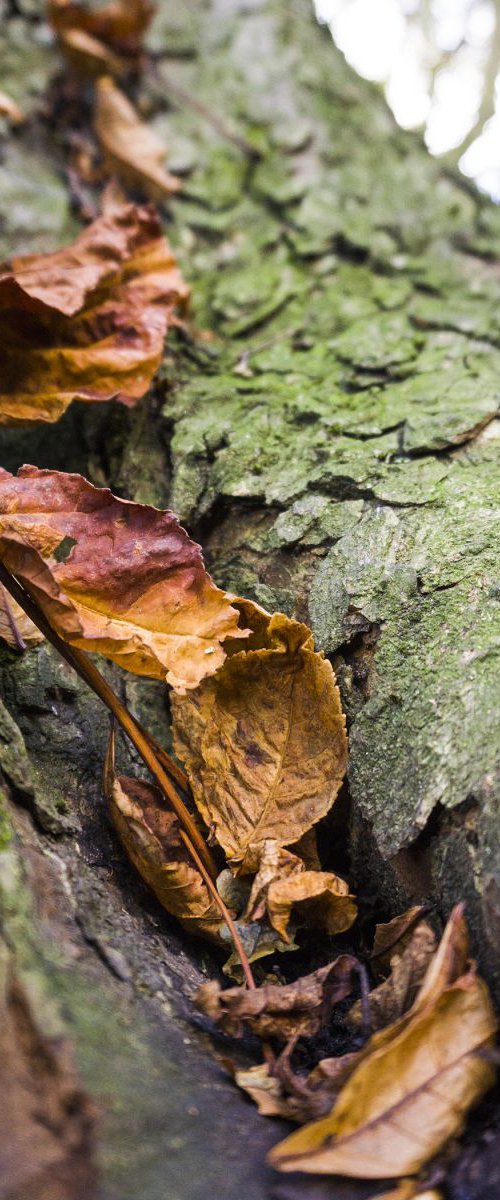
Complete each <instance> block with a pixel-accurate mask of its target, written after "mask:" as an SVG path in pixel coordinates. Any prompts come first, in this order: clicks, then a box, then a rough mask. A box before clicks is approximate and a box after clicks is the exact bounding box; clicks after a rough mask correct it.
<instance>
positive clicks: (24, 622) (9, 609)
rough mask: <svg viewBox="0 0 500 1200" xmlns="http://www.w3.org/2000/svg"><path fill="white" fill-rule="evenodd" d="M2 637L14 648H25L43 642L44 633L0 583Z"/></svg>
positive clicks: (0, 627) (0, 631) (0, 625)
mask: <svg viewBox="0 0 500 1200" xmlns="http://www.w3.org/2000/svg"><path fill="white" fill-rule="evenodd" d="M0 638H2V641H4V642H6V643H7V645H8V646H11V647H12V649H13V650H25V649H26V648H27V647H28V646H37V645H39V643H40V642H43V640H44V638H43V633H40V630H39V629H37V627H36V625H34V624H33V621H30V619H29V617H27V616H26V613H25V612H24V609H22V608H20V607H19V604H16V601H15V600H13V599H12V596H8V595H7V592H6V591H5V588H4V587H2V585H1V584H0Z"/></svg>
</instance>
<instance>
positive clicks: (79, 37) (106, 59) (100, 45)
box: [59, 29, 127, 78]
mask: <svg viewBox="0 0 500 1200" xmlns="http://www.w3.org/2000/svg"><path fill="white" fill-rule="evenodd" d="M59 41H60V44H61V48H62V50H63V52H64V56H65V58H66V60H67V62H68V64H69V66H70V67H71V68H72V70H73V71H76V73H77V74H79V75H84V76H90V77H91V78H95V77H96V76H98V75H118V76H120V75H123V74H124V73H125V71H126V70H127V63H126V62H125V60H124V59H123V58H119V57H118V55H117V54H115V53H114V51H113V50H111V49H110V48H109V46H106V45H105V44H104V42H101V41H99V39H98V38H96V37H92V34H90V33H85V31H84V30H83V29H67V30H64V31H63V32H62V33H61V35H60V38H59Z"/></svg>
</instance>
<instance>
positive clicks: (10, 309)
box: [0, 203, 189, 425]
mask: <svg viewBox="0 0 500 1200" xmlns="http://www.w3.org/2000/svg"><path fill="white" fill-rule="evenodd" d="M188 296H189V289H188V288H187V286H186V284H185V283H184V281H183V279H182V276H181V275H180V272H179V271H178V269H177V267H176V264H175V259H174V257H173V254H172V252H171V250H170V248H169V246H168V243H167V242H166V240H165V238H164V237H163V236H162V233H161V229H160V225H159V221H158V217H157V215H156V213H155V212H154V210H153V209H152V208H150V207H149V206H148V205H143V206H141V207H138V206H136V205H133V204H124V203H122V204H116V203H113V204H112V205H111V206H110V207H109V208H106V210H105V212H104V214H103V216H101V217H98V218H97V220H95V221H93V222H92V224H91V225H90V226H89V227H88V228H87V229H85V230H84V231H83V232H82V233H81V234H79V236H78V237H77V238H76V240H75V241H74V242H73V243H72V245H70V246H67V247H64V249H62V250H56V251H55V252H54V253H52V254H36V255H29V256H27V257H26V258H16V259H13V261H12V263H11V264H10V268H5V269H4V271H3V273H1V274H0V334H1V339H2V345H3V371H2V380H1V383H0V424H7V425H12V424H14V425H16V424H22V423H24V422H26V421H55V420H57V418H58V417H60V416H61V414H62V413H63V412H64V410H65V409H66V408H67V407H68V404H70V402H71V401H72V400H74V399H80V400H90V401H95V400H112V399H116V400H120V401H121V402H122V403H123V404H127V405H133V404H135V403H136V401H137V400H138V399H139V398H140V397H141V396H144V394H145V392H146V391H147V389H148V387H149V384H150V383H151V380H152V378H153V375H154V374H155V371H156V370H157V369H158V367H159V365H160V362H161V358H162V351H163V341H164V337H165V333H166V331H167V329H168V327H169V325H170V324H171V323H172V321H173V320H174V312H175V309H176V308H177V307H179V306H180V307H183V306H185V304H186V302H187V299H188Z"/></svg>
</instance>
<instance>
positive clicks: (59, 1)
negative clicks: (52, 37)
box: [49, 0, 154, 57]
mask: <svg viewBox="0 0 500 1200" xmlns="http://www.w3.org/2000/svg"><path fill="white" fill-rule="evenodd" d="M153 12H154V5H153V4H152V3H150V0H110V3H107V4H96V5H94V6H93V7H92V6H90V5H87V4H79V3H77V2H76V0H49V19H50V21H51V22H52V25H53V27H54V29H55V30H56V32H57V33H58V35H59V36H61V37H64V35H65V34H66V33H68V32H70V31H71V30H74V29H77V30H80V31H81V32H82V33H86V34H89V35H90V36H91V37H93V38H98V39H99V40H100V41H102V42H104V43H105V45H106V46H109V47H110V48H111V49H112V50H115V51H116V52H117V53H118V54H126V55H130V56H132V57H133V56H134V55H137V54H138V52H139V51H140V49H141V46H142V39H143V36H144V33H145V31H146V29H147V28H148V25H149V23H150V21H151V18H152V16H153Z"/></svg>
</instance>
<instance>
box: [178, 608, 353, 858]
mask: <svg viewBox="0 0 500 1200" xmlns="http://www.w3.org/2000/svg"><path fill="white" fill-rule="evenodd" d="M235 603H236V606H237V607H238V608H239V609H240V612H241V613H242V621H243V622H244V623H245V624H250V628H251V630H252V633H251V635H250V638H249V643H248V645H249V647H250V649H249V650H248V651H247V649H246V648H245V651H244V652H240V653H235V652H234V650H233V647H232V646H231V643H230V642H229V643H228V645H227V646H226V649H227V651H228V655H229V657H228V659H227V661H226V663H225V664H224V667H223V669H222V670H221V671H219V672H218V674H217V676H216V677H215V678H214V679H213V681H211V682H210V684H206V683H205V684H203V685H202V686H201V687H200V688H198V689H197V691H196V692H194V693H193V695H192V696H190V697H189V699H186V700H182V701H179V700H175V702H174V708H173V714H174V733H175V747H176V752H177V754H178V755H179V757H180V758H181V759H182V760H183V762H184V763H185V765H186V770H187V773H188V776H189V779H190V783H191V786H192V788H193V794H194V796H195V800H196V803H197V806H198V808H199V810H200V812H201V814H202V816H203V818H204V820H205V822H206V824H207V825H208V826H209V827H212V828H213V831H214V834H215V837H216V838H217V841H218V842H219V843H220V844H221V846H223V848H224V850H225V852H226V854H227V856H228V859H229V860H230V861H231V862H232V863H235V864H241V865H242V867H243V869H244V870H245V871H250V872H251V871H255V870H256V869H257V867H258V863H259V860H260V847H261V845H262V843H263V842H264V841H265V840H266V839H272V840H273V841H275V842H276V843H277V844H278V845H279V846H287V845H291V844H293V843H294V842H296V841H298V839H299V838H300V837H302V835H303V834H304V833H305V832H306V831H307V830H308V829H310V827H311V826H312V825H314V824H315V823H316V822H317V821H319V820H320V818H321V817H323V816H324V815H325V813H327V812H328V810H329V809H330V808H331V806H332V804H333V802H334V800H335V797H336V795H337V792H338V790H339V788H340V785H341V783H342V779H343V777H344V774H345V769H346V764H347V739H346V733H345V718H344V715H343V713H342V709H341V705H340V698H339V693H338V689H337V687H336V684H335V676H334V674H333V670H332V667H331V665H330V663H329V662H328V661H327V660H326V659H325V658H323V656H322V655H321V654H316V653H315V652H314V649H313V642H312V636H311V632H310V630H309V629H308V628H307V626H305V625H300V624H299V623H298V622H296V621H291V620H289V618H288V617H285V616H283V614H281V613H277V614H275V615H274V616H273V617H270V616H269V614H267V613H265V612H264V610H262V609H257V607H256V606H252V605H250V604H249V603H248V602H247V603H246V604H241V603H240V602H239V601H238V602H235ZM232 651H233V652H232Z"/></svg>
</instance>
